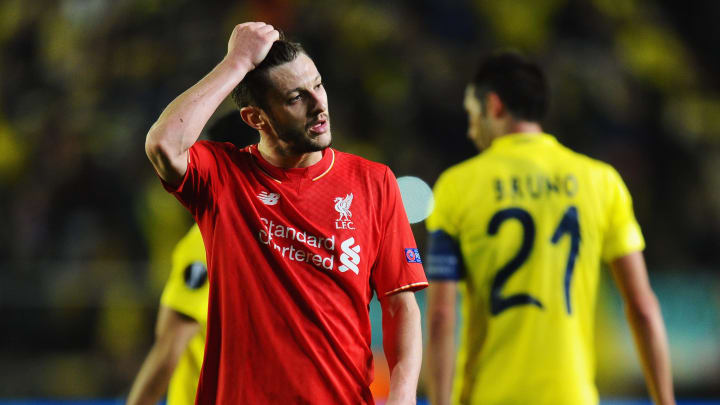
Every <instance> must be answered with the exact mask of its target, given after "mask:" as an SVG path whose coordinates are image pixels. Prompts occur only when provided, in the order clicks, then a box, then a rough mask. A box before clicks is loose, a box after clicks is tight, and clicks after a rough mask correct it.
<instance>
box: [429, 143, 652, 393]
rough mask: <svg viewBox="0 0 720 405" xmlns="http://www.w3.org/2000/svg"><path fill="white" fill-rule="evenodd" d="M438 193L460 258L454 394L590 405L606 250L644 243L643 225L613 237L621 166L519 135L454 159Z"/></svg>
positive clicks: (622, 191)
mask: <svg viewBox="0 0 720 405" xmlns="http://www.w3.org/2000/svg"><path fill="white" fill-rule="evenodd" d="M436 196H437V198H439V199H440V200H441V201H440V203H439V206H438V209H439V210H444V211H445V214H442V213H440V215H438V216H437V217H442V218H445V221H447V224H445V225H442V226H439V224H433V225H432V227H438V226H439V227H446V228H448V229H451V231H450V233H451V234H452V233H454V235H452V236H454V237H455V238H456V239H457V242H459V244H460V247H461V252H462V257H463V262H464V266H465V277H464V280H465V282H464V283H462V284H461V291H463V292H464V295H463V332H462V335H461V344H460V354H459V359H458V369H457V370H456V376H457V377H456V386H455V390H454V396H455V399H456V400H457V402H460V403H483V404H529V403H532V404H553V405H562V404H594V403H597V401H598V399H597V392H596V389H595V386H594V353H593V351H594V349H593V348H594V342H593V326H594V325H593V324H594V313H595V298H596V293H597V286H598V278H599V269H600V262H601V258H602V257H605V258H607V257H615V255H617V254H622V253H623V252H619V250H622V249H625V248H627V246H630V245H632V246H640V245H642V237H641V236H640V235H639V232H638V238H639V240H637V241H627V240H625V241H623V242H622V243H620V244H619V245H620V246H621V247H617V246H618V242H617V241H615V240H613V238H612V237H609V234H608V230H609V229H611V228H612V227H613V226H614V225H613V224H614V223H615V222H617V217H618V215H620V214H618V212H621V213H624V212H625V209H624V208H622V207H621V208H618V207H616V205H617V204H621V205H622V204H627V205H629V204H630V201H629V196H628V195H627V192H625V189H624V186H623V185H622V181H621V180H620V178H619V176H618V175H617V173H616V172H615V171H614V170H613V169H612V168H611V167H610V166H608V165H606V164H603V163H600V162H598V161H595V160H592V159H590V158H588V157H586V156H583V155H581V154H578V153H575V152H573V151H571V150H569V149H567V148H565V147H563V146H562V145H560V144H559V143H557V141H556V140H555V139H554V138H553V137H551V136H549V135H544V134H542V135H537V134H536V135H530V134H514V135H507V136H504V137H501V138H499V139H496V140H495V141H494V142H493V144H492V146H491V147H490V148H489V149H488V150H486V151H485V152H483V153H481V154H480V155H478V156H477V157H475V158H473V159H470V160H468V161H466V162H464V163H461V164H460V165H457V166H455V167H453V168H451V169H449V170H448V171H447V172H446V173H445V174H444V175H443V176H442V177H441V179H440V180H439V181H438V185H437V187H436ZM623 199H624V201H620V200H623ZM443 201H447V202H446V203H443ZM618 201H620V202H618ZM629 212H630V215H631V216H632V210H631V209H630V210H629ZM622 215H624V214H622ZM632 222H633V223H635V222H634V217H632ZM430 225H431V224H429V226H430ZM640 248H642V247H640Z"/></svg>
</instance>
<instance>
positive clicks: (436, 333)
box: [428, 308, 455, 405]
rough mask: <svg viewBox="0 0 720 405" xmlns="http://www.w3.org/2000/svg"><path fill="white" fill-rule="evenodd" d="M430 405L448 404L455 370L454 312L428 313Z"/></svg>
mask: <svg viewBox="0 0 720 405" xmlns="http://www.w3.org/2000/svg"><path fill="white" fill-rule="evenodd" d="M428 335H429V337H428V347H431V348H432V350H429V351H428V363H429V364H428V365H429V376H428V377H429V388H430V403H431V404H432V405H447V404H449V403H450V398H451V394H452V383H453V375H454V368H455V311H454V308H453V311H446V312H444V313H437V312H433V311H429V312H428Z"/></svg>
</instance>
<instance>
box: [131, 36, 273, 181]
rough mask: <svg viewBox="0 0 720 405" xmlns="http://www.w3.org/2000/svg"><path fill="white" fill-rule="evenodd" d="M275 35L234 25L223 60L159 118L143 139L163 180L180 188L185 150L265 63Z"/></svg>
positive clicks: (150, 157) (186, 151) (186, 154)
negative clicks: (261, 64)
mask: <svg viewBox="0 0 720 405" xmlns="http://www.w3.org/2000/svg"><path fill="white" fill-rule="evenodd" d="M279 35H280V34H279V33H278V31H276V30H275V29H274V28H273V27H272V26H271V25H267V24H265V23H261V22H249V23H244V24H240V25H237V26H236V27H235V29H233V32H232V34H231V35H230V40H229V41H228V51H227V54H226V55H225V58H224V59H223V60H222V61H221V62H220V63H219V64H218V65H217V66H215V68H214V69H213V70H212V71H210V73H208V74H207V75H206V76H205V77H203V78H202V79H201V80H200V81H199V82H197V83H196V84H195V85H194V86H192V87H190V88H189V89H188V90H186V91H185V92H184V93H182V94H180V95H179V96H178V97H177V98H175V100H173V101H172V102H171V103H170V104H169V105H168V106H167V107H166V108H165V110H164V111H163V112H162V114H160V117H159V118H158V120H157V121H155V123H154V124H153V126H152V127H151V128H150V131H149V132H148V134H147V138H146V139H145V152H146V153H147V155H148V158H149V159H150V162H152V164H153V166H154V167H155V170H156V171H157V173H158V175H160V177H161V178H162V179H163V180H165V181H166V182H167V183H169V184H172V185H179V184H180V182H181V181H182V179H183V177H184V176H185V172H186V171H187V164H188V160H187V159H188V149H190V147H191V146H192V145H193V144H194V143H195V141H196V140H197V139H198V137H199V136H200V132H201V131H202V129H203V127H204V126H205V124H206V123H207V121H208V120H209V119H210V117H211V116H212V114H213V113H214V112H215V110H216V109H217V108H218V106H219V105H220V103H222V102H223V100H224V99H225V97H227V96H228V94H230V93H231V92H232V90H233V89H234V88H235V86H237V84H238V83H240V82H241V81H242V79H243V78H244V77H245V75H246V74H247V73H248V72H249V71H251V70H252V69H254V68H255V66H257V65H258V64H259V63H260V62H262V60H263V59H265V56H266V55H267V53H268V51H269V50H270V47H271V46H272V44H273V42H275V41H276V40H277V39H278V38H279Z"/></svg>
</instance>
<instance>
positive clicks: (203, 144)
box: [160, 141, 218, 218]
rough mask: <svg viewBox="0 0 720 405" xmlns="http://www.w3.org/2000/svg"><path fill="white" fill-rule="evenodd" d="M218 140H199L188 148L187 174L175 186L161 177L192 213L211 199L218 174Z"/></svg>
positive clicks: (164, 185)
mask: <svg viewBox="0 0 720 405" xmlns="http://www.w3.org/2000/svg"><path fill="white" fill-rule="evenodd" d="M214 144H216V142H209V141H197V142H195V143H194V144H193V146H191V147H190V149H189V150H188V165H187V171H186V172H185V176H184V177H183V179H182V181H181V182H180V184H179V185H178V186H177V187H175V186H173V185H171V184H168V183H167V182H165V181H164V180H162V179H160V181H161V182H162V184H163V187H164V188H165V190H167V191H168V192H169V193H171V194H172V195H174V196H175V198H177V199H178V200H179V201H180V203H181V204H182V205H184V206H185V208H187V209H188V210H189V211H190V213H191V214H192V215H193V216H194V217H195V218H197V217H198V214H199V213H200V212H201V211H202V210H203V208H204V207H205V206H207V204H208V203H209V202H210V201H211V198H212V197H211V195H212V192H213V191H214V190H213V187H214V185H215V184H216V183H217V181H215V180H214V179H215V178H216V177H217V174H218V165H217V151H218V149H217V146H216V145H214Z"/></svg>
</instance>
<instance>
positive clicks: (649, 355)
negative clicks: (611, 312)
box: [626, 297, 675, 405]
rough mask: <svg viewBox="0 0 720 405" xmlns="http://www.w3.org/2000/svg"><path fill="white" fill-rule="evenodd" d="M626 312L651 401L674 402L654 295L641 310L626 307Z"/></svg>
mask: <svg viewBox="0 0 720 405" xmlns="http://www.w3.org/2000/svg"><path fill="white" fill-rule="evenodd" d="M653 298H654V297H653ZM626 315H627V319H628V322H629V323H630V326H631V329H632V331H633V337H634V338H635V346H636V347H637V349H638V354H639V356H640V361H641V363H642V366H643V371H644V373H645V381H646V384H647V387H648V391H649V392H650V395H651V397H652V399H653V401H654V402H655V403H656V404H660V405H668V404H675V398H674V394H673V382H672V372H671V367H670V355H669V348H668V340H667V334H666V331H665V324H664V322H663V318H662V314H661V312H660V305H659V304H658V302H657V299H653V300H652V304H650V305H648V308H647V309H645V310H643V311H638V310H633V309H632V308H628V309H627V311H626Z"/></svg>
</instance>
